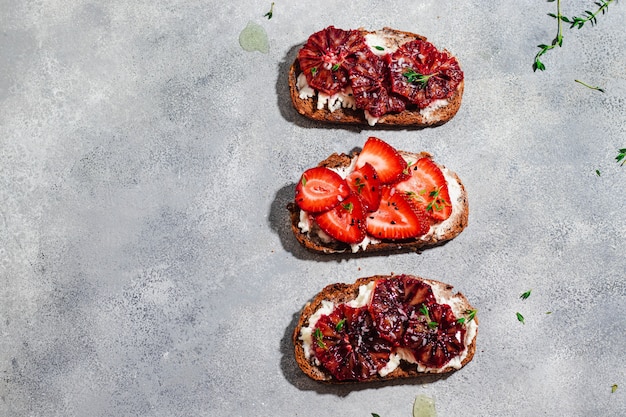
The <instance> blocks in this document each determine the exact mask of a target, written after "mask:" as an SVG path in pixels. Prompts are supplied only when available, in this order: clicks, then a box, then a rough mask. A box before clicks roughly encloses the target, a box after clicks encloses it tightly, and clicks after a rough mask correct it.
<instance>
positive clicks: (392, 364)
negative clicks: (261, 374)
mask: <svg viewBox="0 0 626 417" xmlns="http://www.w3.org/2000/svg"><path fill="white" fill-rule="evenodd" d="M374 286H375V282H374V281H372V282H370V283H369V284H367V285H361V286H359V294H358V295H357V297H356V298H355V299H354V300H352V301H349V302H348V303H347V304H348V306H350V307H352V308H359V307H363V306H366V305H367V304H369V302H370V301H371V299H372V293H373V291H374ZM431 288H432V290H433V294H434V296H435V300H436V301H437V303H438V304H448V305H449V306H450V308H451V309H452V311H453V312H454V315H455V316H456V317H462V316H463V315H464V313H465V306H464V305H463V301H462V300H461V299H460V298H458V297H448V296H446V294H445V293H444V291H442V290H441V288H439V287H438V286H436V285H435V286H431ZM334 308H335V304H334V303H333V302H332V301H327V300H324V301H322V306H321V307H320V308H319V309H318V310H317V311H316V312H315V313H314V314H313V315H312V316H311V317H310V318H309V323H308V326H306V327H302V329H301V330H300V340H301V341H302V346H303V348H304V355H305V357H306V358H307V359H310V358H311V356H312V355H313V350H312V348H311V346H312V343H313V336H312V335H313V330H314V329H315V326H316V324H317V321H318V320H319V319H320V317H322V316H324V315H329V314H330V313H332V311H333V309H334ZM477 330H478V325H477V324H476V322H475V321H474V320H472V321H469V322H466V324H465V340H464V342H465V349H463V352H461V354H460V355H458V356H456V357H454V358H452V359H451V360H450V361H449V362H448V363H446V365H445V366H446V367H451V368H454V369H460V368H461V366H462V363H463V360H465V358H466V357H467V354H468V353H469V351H468V347H469V346H470V345H471V343H472V341H473V340H474V338H475V337H476V333H477ZM459 337H460V335H458V336H457V338H459ZM401 360H404V361H406V362H409V363H412V364H415V365H416V367H417V371H418V372H431V373H437V372H440V371H441V369H439V368H430V367H427V366H424V365H421V364H419V363H417V362H416V361H415V358H414V357H413V354H412V353H411V352H410V351H409V350H408V349H402V348H400V349H397V350H396V351H395V352H393V353H392V354H391V355H390V356H389V362H387V365H385V367H383V368H382V369H381V370H380V371H378V374H379V375H380V376H383V377H384V376H386V375H389V374H390V373H391V372H393V371H394V370H395V369H396V368H397V367H398V366H400V361H401ZM315 361H316V364H317V365H319V362H318V361H317V359H315Z"/></svg>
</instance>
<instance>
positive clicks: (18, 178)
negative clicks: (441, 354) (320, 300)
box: [0, 0, 626, 417]
mask: <svg viewBox="0 0 626 417" xmlns="http://www.w3.org/2000/svg"><path fill="white" fill-rule="evenodd" d="M275 3H276V4H275V7H274V16H273V18H272V19H271V20H267V19H266V18H264V17H263V15H264V14H265V13H266V12H267V11H268V10H269V6H270V2H269V1H261V2H246V1H243V0H233V1H231V2H215V1H209V2H207V1H182V0H180V1H165V0H156V1H150V2H148V1H141V0H140V1H132V2H109V1H104V2H94V1H90V0H75V1H67V0H49V1H15V0H6V1H3V2H2V5H1V7H0V10H1V11H0V23H1V25H0V31H1V32H0V179H1V181H0V202H1V205H0V207H1V209H0V285H1V288H0V296H1V298H0V318H1V320H0V415H3V416H251V415H255V416H257V415H258V416H270V415H271V416H355V417H357V416H361V417H364V416H370V415H371V413H378V414H379V415H380V416H381V417H391V416H410V414H411V405H412V402H413V399H414V398H415V396H416V395H417V394H425V395H428V396H431V397H434V398H435V399H436V403H437V410H438V412H439V415H440V416H528V417H531V416H532V417H534V416H613V417H617V416H623V415H625V410H626V378H625V375H626V371H625V369H626V368H625V365H624V342H625V336H624V335H625V334H626V322H625V317H626V284H625V274H626V243H625V240H624V237H625V236H626V210H625V207H626V204H625V203H626V188H625V184H626V166H623V167H622V166H620V165H619V164H617V163H616V162H615V157H616V156H617V150H618V149H619V148H623V147H626V117H625V116H626V110H625V105H626V55H625V54H624V51H625V50H626V36H625V35H624V24H623V22H624V21H625V19H626V5H625V4H622V3H621V2H618V3H616V4H613V5H611V7H610V9H609V12H608V13H607V14H605V15H604V16H600V17H599V18H598V22H597V25H596V26H595V27H591V26H589V25H588V26H585V27H584V28H583V29H581V30H570V29H568V28H564V44H563V47H562V48H559V49H558V50H555V51H551V52H549V53H548V54H546V56H545V59H544V62H545V64H546V66H547V70H546V71H545V72H543V73H533V71H532V68H531V65H532V62H533V57H534V55H535V53H536V52H537V50H538V49H537V48H536V45H538V44H540V43H549V42H550V41H551V40H552V39H553V38H554V36H555V34H556V23H555V21H554V20H553V19H551V18H549V17H548V16H547V15H546V14H547V13H549V12H554V11H555V7H556V3H548V2H543V1H529V0H525V1H515V2H499V3H497V2H496V3H493V2H482V1H472V2H459V1H435V0H431V1H421V2H412V1H379V0H375V1H362V0H357V1H353V2H350V3H346V2H339V1H330V0H320V1H317V2H293V1H281V0H277V1H276V2H275ZM562 3H563V11H564V14H566V15H576V14H578V15H580V14H581V12H582V11H583V10H585V9H589V8H592V7H595V6H594V5H593V2H591V1H575V2H562ZM248 21H253V22H255V23H257V24H259V25H262V26H263V27H264V28H265V29H266V31H267V34H268V38H269V42H270V51H269V53H268V54H261V53H258V52H246V51H244V50H242V48H241V47H240V46H239V44H238V37H239V33H240V31H241V30H242V29H243V28H244V27H245V26H246V25H247V23H248ZM330 24H334V25H336V26H337V27H341V28H346V29H347V28H353V27H358V26H363V27H366V28H370V29H377V28H381V27H383V26H391V27H395V28H399V29H404V30H409V31H414V32H418V33H421V34H423V35H425V36H427V37H428V38H429V39H430V40H431V41H432V42H433V43H435V44H436V45H437V46H439V47H445V48H447V49H449V50H450V51H452V52H453V53H455V54H456V55H457V56H458V57H459V59H460V61H461V63H462V66H463V69H464V71H465V76H466V90H465V96H464V102H463V105H462V107H461V110H460V112H459V113H458V115H457V116H456V118H455V119H453V120H452V121H451V122H450V123H448V124H446V125H444V126H441V127H438V128H433V129H426V130H419V131H416V130H404V129H403V130H375V131H374V134H376V135H377V136H379V137H381V138H383V139H385V140H387V141H389V142H390V143H392V144H393V145H395V146H396V147H398V148H399V149H406V150H415V151H419V150H426V151H429V152H431V153H433V154H434V155H435V157H436V159H437V160H438V161H440V162H442V163H444V164H445V165H447V166H449V167H451V168H452V169H454V170H456V171H457V172H458V173H459V175H460V176H461V178H462V179H463V181H464V182H465V184H466V186H467V189H468V192H469V199H470V205H471V214H470V225H469V227H468V228H467V229H466V231H465V232H464V233H463V234H462V235H461V236H459V237H458V238H457V239H456V240H455V241H453V242H451V243H449V244H448V245H446V246H444V247H439V248H437V249H433V250H428V251H426V252H424V253H422V254H398V255H392V256H370V257H360V258H344V257H322V256H317V255H313V254H310V253H308V252H306V251H304V250H303V249H302V248H300V247H299V246H298V245H297V244H296V242H295V240H294V239H293V237H292V236H291V235H290V231H289V228H288V225H287V213H286V211H285V209H284V207H285V205H286V204H287V202H288V201H289V200H290V198H291V197H292V193H293V186H294V182H295V181H297V178H298V177H299V175H300V173H301V172H302V170H304V169H305V168H308V167H310V166H312V165H314V164H316V163H317V162H318V161H319V160H321V159H322V158H324V157H325V156H327V155H329V154H330V153H332V152H347V151H349V150H351V149H352V148H354V147H356V146H360V145H362V144H363V142H364V141H365V139H366V138H367V136H368V135H370V134H372V131H370V130H368V129H362V130H361V129H356V128H339V127H328V126H320V125H318V124H316V123H312V122H309V121H306V120H304V119H302V118H301V117H299V116H298V115H297V114H296V113H295V112H294V111H293V110H292V108H291V106H290V103H289V100H288V91H287V87H286V71H287V68H288V65H289V64H290V62H291V61H292V59H293V58H294V56H295V53H296V50H297V48H298V46H299V45H301V44H302V43H303V42H304V41H305V40H306V38H307V37H308V35H310V34H311V33H313V32H315V31H317V30H320V29H322V28H323V27H325V26H327V25H330ZM575 79H580V80H582V81H585V82H587V83H589V84H591V85H599V86H601V87H603V88H604V89H605V90H606V92H605V93H600V92H597V91H593V90H590V89H588V88H585V87H584V86H582V85H580V84H577V83H575V82H574V80H575ZM596 170H599V171H600V176H598V175H597V174H596ZM389 272H396V273H401V272H405V273H414V274H418V275H422V276H425V277H429V278H435V279H440V280H444V281H447V282H450V283H451V284H453V285H455V287H456V288H457V289H458V290H460V291H462V292H464V293H465V294H466V295H467V296H468V297H469V298H470V299H471V300H472V302H473V303H474V304H475V305H476V306H477V307H478V309H479V313H478V314H479V317H480V323H481V327H480V332H479V340H478V352H477V354H476V357H475V359H474V361H473V362H472V363H470V364H469V365H468V366H467V367H466V368H464V369H462V370H461V371H459V372H457V373H454V374H452V375H450V376H449V377H447V378H444V379H438V380H411V381H403V382H401V383H386V384H375V385H362V386H325V385H319V384H317V383H314V382H313V381H310V380H308V379H307V378H306V377H305V376H304V375H303V374H302V373H301V372H300V371H299V369H298V368H297V366H296V364H295V362H294V360H293V357H292V354H291V343H290V340H289V338H290V333H291V331H292V330H293V327H294V324H295V323H294V320H295V316H296V314H297V313H298V312H299V310H300V308H302V306H303V305H304V303H305V302H306V301H307V300H308V299H309V298H310V297H312V296H313V295H314V294H315V293H316V292H317V291H319V290H320V289H321V288H322V287H323V286H324V285H326V284H328V283H331V282H336V281H341V282H352V281H353V280H354V279H356V278H358V277H361V276H368V275H372V274H377V273H389ZM529 289H532V295H531V297H530V298H529V299H528V300H526V301H522V300H520V299H519V295H520V294H521V293H522V292H524V291H526V290H529ZM516 312H520V313H522V314H523V315H524V316H525V318H526V324H524V325H523V324H521V323H519V322H518V321H517V319H516V316H515V313H516ZM547 312H551V314H547ZM613 384H618V389H617V391H616V392H614V393H611V386H612V385H613Z"/></svg>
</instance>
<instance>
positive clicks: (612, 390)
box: [611, 384, 617, 394]
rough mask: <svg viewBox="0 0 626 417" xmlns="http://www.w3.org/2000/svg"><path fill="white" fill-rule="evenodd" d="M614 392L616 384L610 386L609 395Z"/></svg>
mask: <svg viewBox="0 0 626 417" xmlns="http://www.w3.org/2000/svg"><path fill="white" fill-rule="evenodd" d="M615 391H617V384H613V385H611V394H613V393H614V392H615Z"/></svg>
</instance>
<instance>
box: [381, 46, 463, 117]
mask: <svg viewBox="0 0 626 417" xmlns="http://www.w3.org/2000/svg"><path fill="white" fill-rule="evenodd" d="M389 70H390V75H391V90H392V91H393V92H394V93H397V94H399V95H401V96H403V97H405V98H407V99H408V100H409V101H410V102H411V103H414V104H416V105H417V106H418V107H419V108H424V107H426V106H428V105H429V104H430V103H432V102H433V101H434V100H438V99H446V98H449V97H451V96H452V95H453V94H454V92H455V91H456V88H457V87H458V85H459V83H460V82H461V81H462V80H463V71H462V70H461V67H460V66H459V63H458V61H457V60H456V58H455V57H453V56H452V55H450V54H449V53H448V52H447V51H438V50H437V48H435V46H434V45H433V44H431V43H430V42H428V41H424V40H421V39H418V40H414V41H411V42H407V43H405V44H404V45H402V46H401V47H400V48H398V49H397V50H396V51H395V52H394V53H393V54H391V56H390V62H389Z"/></svg>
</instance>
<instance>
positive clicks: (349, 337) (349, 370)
mask: <svg viewBox="0 0 626 417" xmlns="http://www.w3.org/2000/svg"><path fill="white" fill-rule="evenodd" d="M313 352H314V355H315V357H316V358H317V359H318V360H319V361H320V362H321V364H322V365H323V366H324V368H326V369H327V370H328V371H329V372H330V373H331V374H332V375H333V377H335V378H336V379H337V380H339V381H345V380H358V381H359V380H364V379H367V378H369V377H371V376H372V375H375V374H376V373H377V372H378V371H379V370H380V369H382V368H383V367H384V366H385V365H386V364H387V362H389V355H390V353H391V346H390V345H389V343H388V342H387V341H386V340H384V339H382V338H381V337H380V336H379V335H378V332H377V331H376V328H375V327H374V325H373V323H372V318H371V316H370V315H369V313H368V311H367V307H361V308H352V307H350V306H348V305H347V304H340V305H339V306H337V307H336V308H335V309H334V310H333V312H332V313H331V314H329V315H327V316H322V317H320V319H319V320H318V321H317V324H316V326H315V330H314V332H313Z"/></svg>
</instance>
